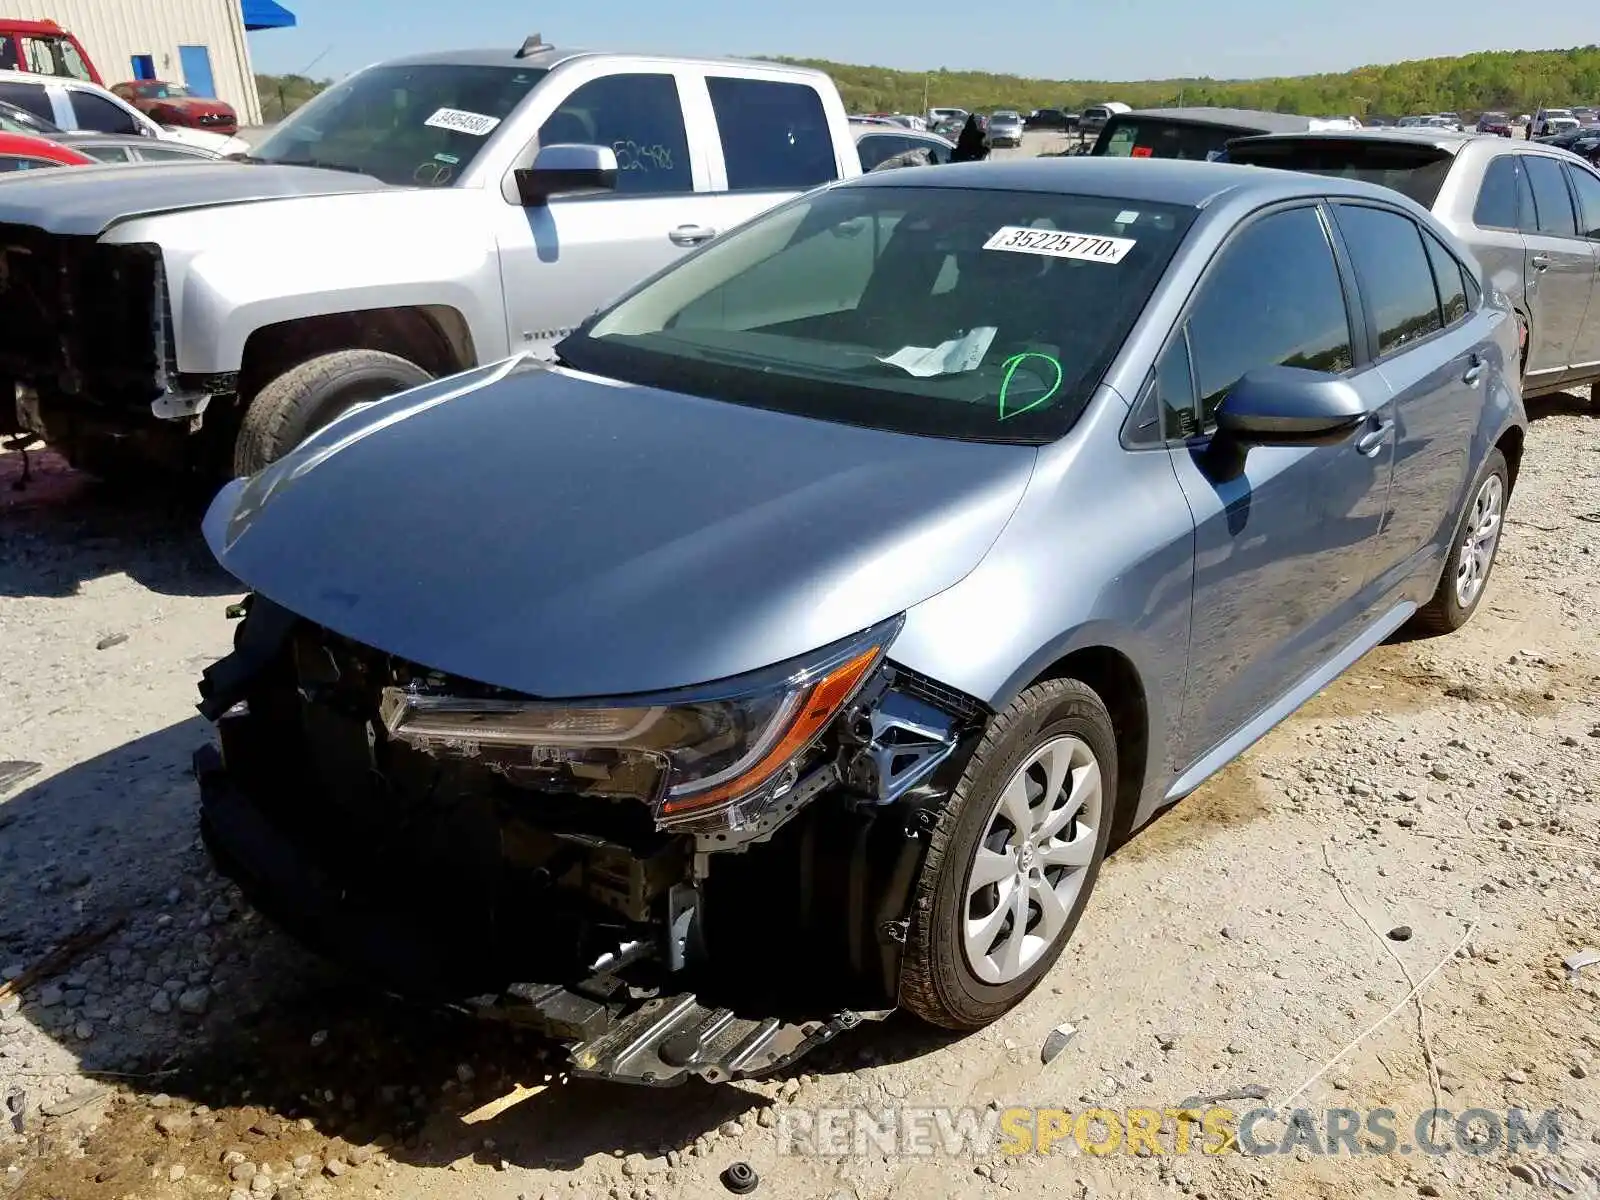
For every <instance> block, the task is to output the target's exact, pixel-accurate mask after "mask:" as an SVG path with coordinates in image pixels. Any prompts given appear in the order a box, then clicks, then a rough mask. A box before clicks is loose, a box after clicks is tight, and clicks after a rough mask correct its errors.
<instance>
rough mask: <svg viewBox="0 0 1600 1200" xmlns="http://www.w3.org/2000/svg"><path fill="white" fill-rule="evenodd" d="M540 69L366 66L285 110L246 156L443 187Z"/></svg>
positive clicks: (454, 178)
mask: <svg viewBox="0 0 1600 1200" xmlns="http://www.w3.org/2000/svg"><path fill="white" fill-rule="evenodd" d="M546 74H547V72H546V71H545V69H544V68H540V67H498V66H472V65H466V64H458V63H421V64H416V63H413V64H394V65H391V66H377V67H369V68H367V69H366V70H365V71H360V72H357V73H356V74H355V75H352V76H351V77H350V78H349V79H346V80H345V81H343V82H342V83H338V84H335V85H334V86H333V87H331V88H329V89H328V90H327V91H325V92H323V93H322V94H321V95H319V96H317V97H316V99H314V100H312V101H311V102H310V103H308V104H307V105H305V107H303V108H300V109H297V110H295V112H294V113H293V114H292V115H291V116H289V117H288V118H287V119H286V120H285V121H284V122H283V124H281V125H279V126H278V128H277V129H275V130H274V131H273V132H272V134H271V136H269V137H267V138H266V139H264V140H263V141H262V143H261V144H260V146H258V147H257V148H256V149H255V150H254V151H253V152H252V153H251V155H250V156H249V157H250V160H251V161H252V162H269V163H284V164H288V165H299V166H310V167H331V168H332V169H334V170H339V171H358V172H360V173H362V174H364V175H372V176H375V177H376V178H378V179H381V180H383V181H384V182H385V183H394V184H411V185H421V186H423V187H447V186H449V185H450V184H451V183H454V182H455V181H457V180H458V179H460V178H461V175H462V174H463V172H465V171H466V169H467V167H468V165H469V164H470V163H471V162H472V160H473V159H474V158H475V157H477V154H478V152H479V151H480V150H482V149H483V146H484V143H485V142H487V141H488V139H489V137H490V135H491V134H492V133H493V132H494V130H495V127H496V126H497V125H499V124H500V122H501V121H502V120H504V119H505V118H506V117H507V116H508V115H510V113H511V110H512V109H514V108H516V106H517V105H518V104H519V103H521V102H522V99H523V98H524V97H525V96H527V94H528V93H529V92H530V91H532V90H533V87H534V85H535V84H537V83H538V82H539V80H540V79H542V78H543V77H544V76H545V75H546Z"/></svg>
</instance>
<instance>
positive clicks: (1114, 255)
mask: <svg viewBox="0 0 1600 1200" xmlns="http://www.w3.org/2000/svg"><path fill="white" fill-rule="evenodd" d="M1195 215H1196V214H1195V210H1194V209H1192V208H1188V207H1180V206H1176V205H1170V204H1155V203H1149V202H1145V201H1139V202H1132V201H1126V200H1119V199H1114V198H1108V197H1099V196H1069V195H1060V194H1056V193H1038V192H1020V191H984V190H976V189H972V190H969V189H964V188H950V187H916V186H912V187H905V186H892V185H891V186H876V187H869V186H860V185H856V186H848V187H840V188H832V189H829V190H827V191H823V192H819V193H813V194H811V195H809V196H806V197H802V198H801V199H799V200H795V201H792V202H790V203H789V204H786V205H784V206H783V207H781V208H778V209H775V210H774V211H773V212H771V213H769V214H767V215H766V216H764V217H761V218H758V219H757V220H755V221H753V222H751V223H750V224H749V225H746V226H744V227H743V228H742V229H740V230H738V231H736V232H734V233H731V234H729V235H727V237H725V238H723V239H721V240H718V241H716V242H713V243H711V244H710V245H709V246H708V247H707V248H706V249H705V250H704V251H702V252H700V253H697V254H695V255H693V256H692V257H690V258H689V259H687V260H685V261H684V262H682V263H681V264H678V265H677V266H675V267H674V268H672V269H669V270H668V271H666V272H664V273H662V274H660V275H658V276H656V277H655V278H654V279H653V280H650V281H648V282H646V283H645V284H643V285H642V286H641V287H640V288H638V289H636V290H635V291H634V292H633V293H632V294H630V295H628V296H626V297H624V298H623V299H622V300H621V301H619V302H618V303H617V304H616V305H615V306H613V307H612V308H610V309H609V310H606V311H603V312H601V313H599V314H598V315H596V316H595V317H593V318H591V319H590V320H589V321H588V322H585V323H584V325H583V326H581V327H580V328H579V330H578V331H577V332H576V333H575V334H573V335H572V336H571V337H569V338H567V339H566V340H565V341H563V342H562V343H561V345H560V346H559V347H558V353H559V354H560V356H561V358H562V359H563V360H564V361H566V362H568V363H569V364H571V365H572V366H575V367H577V368H578V369H580V370H585V371H590V372H593V373H596V374H600V375H607V376H610V377H612V378H616V379H622V380H626V381H629V382H634V383H641V384H649V385H654V386H659V387H664V388H669V389H672V390H675V391H679V392H686V393H689V394H692V395H697V396H706V397H711V398H714V399H718V400H726V401H731V402H733V403H737V404H746V405H750V406H753V407H758V408H769V409H777V410H779V411H784V412H792V413H798V414H802V415H806V416H813V417H819V418H822V419H825V420H833V421H842V422H846V423H849V424H854V425H866V426H871V427H874V428H879V429H890V430H898V431H902V432H907V433H917V434H925V435H929V436H935V437H953V438H965V439H973V440H982V441H1001V442H1020V443H1028V444H1039V443H1043V442H1048V441H1052V440H1054V439H1055V438H1057V437H1059V436H1061V434H1062V433H1064V432H1065V431H1066V430H1067V429H1068V428H1070V427H1071V425H1072V424H1073V422H1074V421H1076V420H1077V418H1078V415H1079V414H1080V413H1081V412H1082V411H1083V407H1084V405H1085V404H1086V403H1087V402H1088V399H1089V397H1090V395H1092V393H1093V391H1094V389H1095V387H1096V385H1097V384H1098V383H1099V381H1100V378H1101V376H1102V375H1103V374H1104V373H1105V371H1106V368H1107V367H1109V366H1110V364H1111V361H1112V359H1113V358H1114V357H1115V356H1116V353H1117V351H1118V350H1119V349H1120V347H1121V345H1122V342H1123V340H1124V339H1125V338H1126V337H1127V335H1128V332H1129V330H1130V329H1131V328H1132V327H1133V324H1134V322H1135V321H1136V320H1137V319H1138V317H1139V314H1140V313H1141V312H1142V311H1143V310H1144V307H1145V304H1146V302H1147V301H1148V300H1149V298H1150V296H1151V294H1152V292H1154V290H1155V288H1156V286H1157V284H1158V282H1159V281H1160V279H1161V276H1162V274H1163V273H1164V272H1165V270H1166V268H1167V264H1168V263H1169V262H1170V261H1171V259H1172V256H1173V254H1174V253H1175V251H1176V250H1177V248H1178V245H1179V244H1180V243H1181V242H1182V240H1183V238H1184V236H1185V234H1186V233H1187V232H1188V229H1189V226H1190V225H1191V224H1192V222H1193V220H1194V217H1195Z"/></svg>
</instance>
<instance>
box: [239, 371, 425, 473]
mask: <svg viewBox="0 0 1600 1200" xmlns="http://www.w3.org/2000/svg"><path fill="white" fill-rule="evenodd" d="M432 378H433V376H431V375H429V374H428V372H426V371H424V370H423V369H422V368H421V367H419V366H417V365H416V363H414V362H410V361H409V360H407V359H404V358H401V357H400V356H399V355H396V354H385V353H384V352H383V351H381V350H335V351H334V352H333V353H331V354H323V355H319V356H318V357H316V358H313V359H310V360H308V361H306V362H303V363H301V364H300V365H299V366H296V367H292V368H290V369H289V370H287V371H285V372H284V373H283V374H282V375H279V376H278V377H277V378H276V379H274V380H272V382H270V383H268V384H267V385H266V386H265V387H263V388H262V389H261V390H260V391H259V392H257V393H256V394H255V397H254V399H252V400H251V401H250V405H249V407H248V408H246V409H245V413H244V419H243V420H242V421H241V422H240V423H239V436H238V438H237V440H236V441H235V442H234V446H233V471H234V474H236V475H254V474H255V473H256V472H257V471H259V470H261V468H263V467H265V466H266V465H267V464H268V463H271V462H273V461H275V460H277V459H279V458H282V457H283V456H284V455H285V454H287V453H288V452H289V451H291V450H293V449H294V448H295V447H296V446H298V445H299V444H300V443H301V442H303V441H305V440H306V438H308V437H310V436H311V435H312V434H313V433H315V432H316V431H317V430H319V429H321V428H322V427H323V426H324V425H326V424H327V423H328V422H329V421H331V420H333V419H334V417H336V416H338V415H339V414H340V413H342V412H344V411H345V410H346V409H348V408H349V407H350V406H351V405H354V404H360V403H362V402H364V401H368V400H381V399H383V398H384V397H385V396H392V395H394V394H395V393H396V392H403V391H405V390H406V389H407V388H413V387H416V386H418V385H419V384H424V383H427V382H428V381H429V380H430V379H432Z"/></svg>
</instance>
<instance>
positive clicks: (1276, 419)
mask: <svg viewBox="0 0 1600 1200" xmlns="http://www.w3.org/2000/svg"><path fill="white" fill-rule="evenodd" d="M1366 416H1367V410H1366V405H1365V403H1363V401H1362V399H1361V393H1360V392H1358V391H1356V389H1355V388H1354V387H1352V386H1351V385H1350V384H1348V383H1346V382H1345V381H1344V380H1343V379H1340V378H1339V377H1338V376H1336V375H1329V374H1326V373H1325V372H1323V371H1308V370H1306V369H1304V368H1302V367H1260V368H1257V369H1256V370H1254V371H1249V372H1246V374H1245V375H1244V376H1243V377H1242V378H1240V380H1239V382H1238V383H1236V384H1234V385H1233V387H1232V388H1231V389H1230V390H1229V391H1228V394H1227V395H1226V396H1224V397H1223V399H1222V403H1221V404H1220V405H1219V406H1218V408H1217V432H1216V436H1214V437H1213V438H1212V439H1211V443H1210V445H1209V446H1207V447H1206V448H1205V450H1203V451H1202V452H1201V454H1202V458H1203V461H1202V462H1201V464H1200V465H1201V466H1202V468H1203V469H1204V470H1205V472H1206V473H1207V474H1208V475H1210V476H1211V477H1213V478H1215V479H1222V480H1227V479H1235V478H1237V477H1238V476H1239V475H1240V474H1241V473H1242V472H1243V471H1244V460H1245V456H1246V455H1247V454H1248V453H1249V452H1250V447H1252V446H1331V445H1335V444H1337V443H1338V442H1341V441H1343V440H1344V439H1345V438H1346V437H1348V436H1349V435H1350V433H1351V432H1352V431H1353V430H1354V429H1355V428H1356V427H1357V426H1358V425H1360V424H1361V422H1362V421H1363V420H1364V419H1365V418H1366Z"/></svg>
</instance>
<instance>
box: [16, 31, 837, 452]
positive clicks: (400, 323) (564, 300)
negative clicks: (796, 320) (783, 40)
mask: <svg viewBox="0 0 1600 1200" xmlns="http://www.w3.org/2000/svg"><path fill="white" fill-rule="evenodd" d="M859 173H860V162H859V159H858V157H857V154H856V149H855V142H854V140H853V138H852V136H851V131H850V127H849V123H848V120H847V118H846V114H845V110H844V106H843V104H842V102H841V101H840V99H839V96H838V93H837V92H836V90H835V89H834V87H833V85H832V83H831V82H830V81H829V79H828V77H827V76H826V75H823V74H821V73H819V72H816V71H810V70H805V69H802V68H798V67H790V66H786V65H784V64H780V63H755V62H734V61H720V60H693V59H683V58H661V57H651V56H632V55H627V56H625V55H618V54H599V53H589V52H583V51H576V50H565V49H557V48H555V47H552V46H548V45H545V44H543V43H542V42H541V41H540V40H539V39H538V38H537V36H535V37H533V38H530V39H528V41H527V42H526V43H525V44H524V45H523V46H522V47H521V48H520V49H514V48H505V49H500V50H482V51H465V52H463V51H457V52H451V53H441V54H430V55H424V56H419V57H414V58H406V59H399V60H393V61H389V62H385V63H380V64H377V65H375V66H372V67H368V68H366V69H365V70H362V71H359V72H357V73H356V74H355V75H352V76H351V77H350V78H348V79H346V80H344V81H342V82H341V83H339V84H338V85H336V86H335V87H332V88H330V89H328V90H327V91H325V92H323V93H322V94H321V95H319V96H318V97H317V98H316V99H314V100H313V101H311V103H309V104H307V105H305V106H304V107H303V108H301V109H299V110H298V111H297V112H295V113H294V114H293V115H292V116H290V117H289V118H288V119H287V120H286V121H284V122H283V123H282V124H281V125H279V126H278V127H277V128H276V129H275V130H274V132H273V133H272V134H271V135H270V136H268V137H267V138H266V139H265V140H263V141H262V142H261V144H260V145H258V146H257V147H255V149H254V151H253V152H252V154H251V155H249V156H247V157H246V159H245V161H243V162H236V161H235V162H221V163H216V164H207V165H197V166H195V167H192V168H188V169H185V170H184V171H182V172H179V173H174V172H171V171H168V170H164V169H162V168H160V167H157V166H136V165H127V166H118V167H104V168H101V167H91V168H83V169H82V170H78V171H60V172H40V173H39V175H40V176H41V177H40V178H30V179H26V180H22V179H19V180H14V181H11V182H10V183H9V185H8V186H7V187H6V189H5V192H4V196H3V198H0V255H3V257H0V268H3V270H0V281H3V286H0V387H14V389H15V395H16V411H15V413H14V414H13V413H12V412H10V411H8V410H9V409H10V405H9V404H8V405H4V406H0V433H3V432H6V431H7V429H8V427H9V428H10V429H11V430H13V431H15V430H20V431H23V432H26V433H32V434H34V435H36V436H38V437H40V438H42V439H43V440H45V441H46V442H50V443H52V444H54V445H56V446H57V448H59V449H60V450H62V451H63V452H64V453H65V454H66V455H67V457H68V458H69V459H70V460H71V461H72V462H74V464H75V465H78V466H81V467H84V468H86V469H89V470H91V471H96V472H99V473H102V474H114V473H122V472H123V471H124V470H125V469H126V468H127V467H129V466H138V465H142V464H143V463H146V462H149V461H152V460H154V461H160V462H163V463H166V464H168V465H173V466H180V467H183V468H186V469H198V470H200V471H202V472H203V473H204V474H205V475H207V476H209V477H212V478H215V477H217V476H219V475H221V476H226V475H230V474H241V475H244V474H250V473H252V472H254V471H256V470H259V469H260V468H261V467H263V466H265V465H266V464H267V463H269V462H271V461H273V460H274V459H276V458H278V457H279V456H281V455H282V454H283V453H284V452H285V451H287V450H288V449H290V448H292V447H293V446H295V445H296V444H298V443H299V442H300V441H302V440H303V439H304V438H305V437H306V436H307V435H309V434H310V433H312V432H314V431H315V430H316V429H318V428H320V427H321V426H322V425H324V424H326V422H327V421H329V420H331V419H332V418H333V417H334V416H336V415H337V414H339V413H340V412H343V411H346V410H348V409H350V408H351V407H353V406H356V405H359V404H362V403H366V402H370V401H373V400H376V399H379V398H381V397H383V396H386V395H390V394H392V393H395V392H398V391H402V390H404V389H406V388H408V387H412V386H415V385H417V384H420V383H424V382H426V381H427V380H428V379H430V378H433V377H437V376H441V375H448V374H453V373H455V372H458V371H461V370H464V369H467V368H470V367H473V366H475V365H477V364H480V363H488V362H493V361H496V360H499V359H502V358H504V357H506V356H507V355H508V354H511V353H513V352H518V351H524V350H532V351H534V352H535V353H541V352H543V351H546V350H547V349H548V348H549V347H550V346H552V345H553V344H554V343H555V342H556V341H557V340H559V338H560V337H561V336H563V335H564V334H565V333H566V332H567V331H568V330H570V329H571V328H572V327H573V326H575V325H576V324H577V323H578V322H579V321H580V320H582V319H583V318H584V317H585V316H587V315H588V314H589V313H590V312H592V311H593V310H594V309H596V308H597V307H599V306H600V305H601V304H602V303H603V302H605V301H607V300H609V299H610V298H611V297H612V296H614V295H615V294H617V293H619V292H621V291H622V290H623V289H624V288H626V287H628V286H629V285H631V284H633V283H635V282H636V281H638V280H639V279H642V278H644V277H645V276H647V275H649V274H651V273H652V272H653V271H656V270H658V269H659V268H662V267H664V266H666V265H667V264H668V263H670V262H671V261H672V260H674V259H675V258H677V257H679V256H680V255H682V254H684V253H686V252H687V251H688V250H690V249H692V248H693V247H694V246H697V245H699V244H701V243H703V242H705V241H706V240H708V239H709V238H711V237H713V236H715V235H716V234H717V233H718V232H719V231H722V230H725V229H728V228H729V227H731V226H734V225H738V224H740V223H742V222H743V221H745V220H747V219H748V218H750V217H752V216H755V215H756V214H757V213H759V212H761V211H763V210H765V209H766V208H768V207H770V206H771V205H773V204H776V203H778V202H779V201H781V200H783V199H784V198H786V197H787V196H789V195H793V194H795V193H797V192H801V191H805V190H807V189H809V188H811V187H812V186H814V185H817V184H821V183H825V182H828V181H830V180H835V179H839V178H843V177H847V176H853V175H857V174H859ZM45 175H48V176H50V178H44V177H43V176H45Z"/></svg>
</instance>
